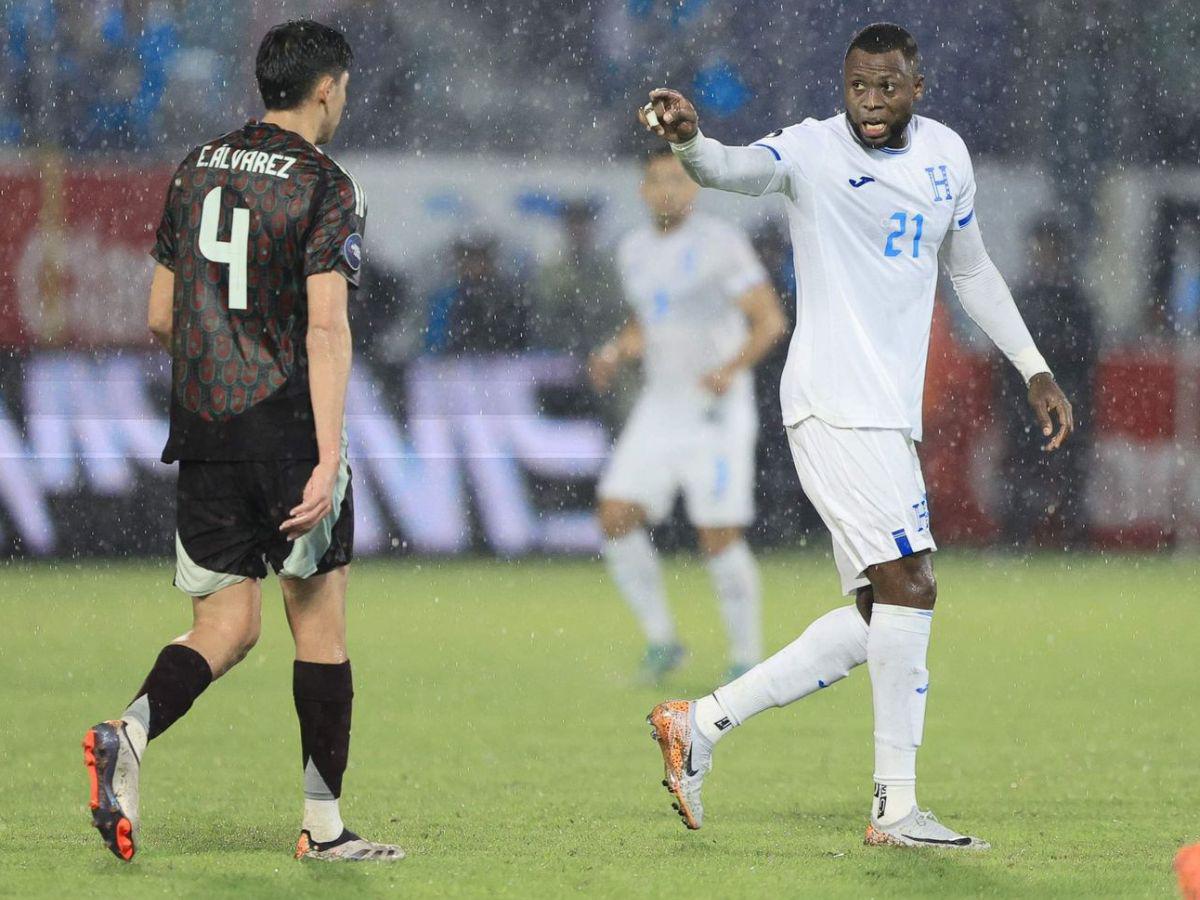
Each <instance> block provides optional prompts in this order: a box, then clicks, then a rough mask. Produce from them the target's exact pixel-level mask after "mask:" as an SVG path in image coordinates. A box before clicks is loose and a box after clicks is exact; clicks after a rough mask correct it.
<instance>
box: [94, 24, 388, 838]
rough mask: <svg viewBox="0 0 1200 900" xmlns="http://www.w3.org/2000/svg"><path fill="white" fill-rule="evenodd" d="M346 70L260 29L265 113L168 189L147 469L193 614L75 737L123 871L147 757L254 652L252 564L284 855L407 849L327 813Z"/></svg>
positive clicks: (336, 642)
mask: <svg viewBox="0 0 1200 900" xmlns="http://www.w3.org/2000/svg"><path fill="white" fill-rule="evenodd" d="M352 59H353V56H352V53H351V50H350V46H349V44H348V43H347V42H346V39H345V38H344V37H343V36H342V35H341V33H340V32H338V31H336V30H334V29H332V28H328V27H326V26H324V25H321V24H318V23H316V22H312V21H296V22H288V23H287V24H284V25H279V26H277V27H275V28H272V29H271V30H270V31H269V32H268V33H267V35H266V37H264V38H263V41H262V44H261V46H260V47H259V50H258V58H257V64H256V75H257V79H258V86H259V91H260V93H261V94H262V98H263V103H264V104H265V106H266V110H267V113H266V115H265V116H264V117H263V120H262V121H261V122H253V121H252V122H250V123H248V124H247V125H245V126H244V127H243V128H240V129H238V130H237V131H232V132H230V133H229V134H226V135H224V136H223V137H219V138H216V139H215V140H212V141H208V142H207V143H205V144H203V145H202V146H200V147H197V148H196V149H195V150H193V151H192V152H191V153H189V154H188V155H187V157H186V158H185V159H184V161H183V163H182V164H181V165H180V166H179V168H178V169H177V170H176V172H175V175H174V177H173V178H172V180H171V184H170V187H169V189H168V192H167V201H166V208H165V209H164V211H163V217H162V224H161V225H160V226H159V228H158V235H157V241H156V243H155V245H154V249H153V251H152V255H153V257H154V259H155V260H156V261H157V265H156V266H155V270H154V279H153V283H152V284H151V287H150V329H151V331H153V332H154V334H155V335H156V336H157V337H158V339H159V340H160V341H161V342H162V343H163V345H164V346H165V347H166V348H167V349H168V350H170V353H171V362H172V391H171V429H170V437H169V439H168V441H167V446H166V449H165V450H164V451H163V460H164V462H176V461H178V463H179V481H178V495H177V504H178V509H177V532H176V538H175V553H176V559H177V564H176V571H175V585H176V586H177V587H178V588H180V589H181V590H183V591H184V592H185V593H187V594H189V595H190V596H191V597H192V610H193V621H192V628H191V630H190V631H188V632H187V633H186V634H184V635H182V636H181V637H178V638H176V639H175V640H174V641H172V642H171V643H170V644H168V645H167V646H166V647H165V648H164V649H163V650H162V652H161V653H160V654H159V656H158V659H157V660H156V661H155V663H154V666H153V668H152V669H151V670H150V673H149V675H147V677H146V680H145V682H144V683H143V684H142V686H141V688H139V689H138V691H137V693H136V695H135V696H134V699H133V701H132V702H131V703H130V705H129V707H128V708H127V709H126V710H125V712H124V713H123V714H122V716H121V718H119V719H115V720H111V721H107V722H102V723H100V724H98V725H96V726H95V727H93V728H91V729H89V731H88V732H87V734H86V736H85V737H84V760H85V762H86V764H87V767H88V772H89V775H90V778H91V808H92V820H93V824H94V825H95V826H96V828H98V829H99V830H100V834H101V836H102V837H103V838H104V842H105V844H107V846H108V847H109V849H111V850H112V851H113V853H115V854H116V855H117V856H118V857H120V858H121V859H125V860H128V859H132V858H133V855H134V853H135V852H136V850H137V845H138V777H139V768H140V764H141V758H142V755H143V753H144V752H145V749H146V745H147V743H148V742H149V741H151V740H153V739H154V738H156V737H158V736H159V735H160V734H162V733H163V732H164V731H165V730H166V729H167V728H169V727H170V726H171V724H172V723H174V722H175V721H176V720H177V719H179V718H180V717H181V716H182V715H183V714H184V713H186V712H187V711H188V709H189V708H190V707H191V705H192V703H193V702H195V700H196V698H197V697H199V696H200V694H201V693H202V692H203V691H204V689H205V688H207V687H208V685H209V684H210V683H211V682H212V681H214V680H215V679H217V678H220V677H221V676H222V675H224V674H225V673H226V672H228V671H229V669H230V668H232V667H233V666H234V665H236V664H237V663H238V661H239V660H241V659H242V658H243V657H245V655H246V654H247V653H248V652H249V651H250V648H251V647H253V646H254V643H255V641H256V640H257V639H258V634H259V621H260V607H261V588H260V581H261V579H262V578H264V577H265V576H266V574H267V564H268V563H269V564H270V566H271V568H272V569H274V570H275V572H276V573H277V574H278V576H279V583H280V586H281V588H282V592H283V602H284V606H285V608H286V611H287V619H288V624H289V626H290V627H291V631H292V637H293V638H294V639H295V644H296V661H295V664H294V674H293V693H294V695H295V701H296V713H297V715H298V716H299V719H300V744H301V752H302V765H303V780H304V818H303V822H302V825H301V832H300V840H299V842H298V844H297V847H296V857H297V858H304V857H308V858H316V859H329V860H363V859H373V860H396V859H401V858H402V857H403V856H404V854H403V852H402V851H401V850H400V848H399V847H394V846H391V845H386V844H377V843H374V842H372V841H367V840H363V839H362V838H360V837H358V836H357V835H355V834H354V833H352V832H350V831H348V830H347V829H346V828H345V826H344V825H343V824H342V819H341V814H340V811H339V808H338V798H339V797H340V796H341V792H342V774H343V773H344V772H345V769H346V760H347V756H348V752H349V746H350V706H351V698H352V696H353V688H352V683H351V677H350V662H349V659H348V658H347V655H346V617H345V594H346V581H347V575H348V570H349V563H350V557H351V550H352V541H353V529H354V525H353V503H352V495H351V489H350V469H349V466H348V465H347V461H346V439H345V436H344V434H343V407H344V402H345V393H346V383H347V380H348V379H349V375H350V330H349V325H348V324H347V302H348V295H349V289H350V288H355V287H357V285H358V276H359V268H360V266H361V264H362V234H363V225H364V221H365V218H366V202H365V199H364V196H363V192H362V190H361V188H359V186H358V184H357V183H356V182H355V180H354V178H353V177H351V175H350V174H349V173H348V172H346V171H345V170H344V169H343V168H342V167H341V166H339V165H338V164H337V163H336V162H334V161H333V160H332V159H331V158H329V157H328V156H326V155H325V154H324V153H322V152H321V151H320V150H318V149H317V145H318V144H324V143H326V142H327V141H329V140H330V139H331V138H332V137H333V134H334V131H335V130H336V129H337V126H338V122H339V121H340V119H341V116H342V110H343V108H344V106H345V103H346V85H347V81H348V80H349V69H350V65H351V62H352Z"/></svg>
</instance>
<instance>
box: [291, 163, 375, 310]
mask: <svg viewBox="0 0 1200 900" xmlns="http://www.w3.org/2000/svg"><path fill="white" fill-rule="evenodd" d="M327 179H328V180H327V182H326V185H325V191H324V193H323V194H322V196H321V197H320V198H319V204H320V205H319V206H318V207H317V212H316V216H315V218H314V220H313V225H312V228H311V229H310V230H309V233H308V242H307V243H306V244H305V247H304V274H305V276H308V275H319V274H321V273H322V272H339V273H340V274H341V275H342V276H343V277H344V278H345V279H346V281H347V282H349V284H350V286H351V287H355V288H356V287H358V278H359V273H360V272H361V270H362V261H363V246H362V242H363V231H364V229H365V228H366V221H367V201H366V197H365V195H364V194H363V192H362V188H360V187H359V185H358V182H357V181H355V180H354V177H353V176H351V175H350V174H349V173H346V172H341V171H338V172H331V173H329V174H328V176H327Z"/></svg>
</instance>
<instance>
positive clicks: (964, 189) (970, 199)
mask: <svg viewBox="0 0 1200 900" xmlns="http://www.w3.org/2000/svg"><path fill="white" fill-rule="evenodd" d="M959 168H960V172H959V173H957V174H959V182H958V192H957V193H956V194H955V195H954V226H953V227H954V230H955V231H961V230H962V229H963V228H966V227H967V226H968V225H970V224H971V220H972V219H974V218H975V167H974V166H972V165H971V154H970V153H968V152H967V148H966V147H965V146H964V147H963V148H962V162H961V163H959Z"/></svg>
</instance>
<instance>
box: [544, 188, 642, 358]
mask: <svg viewBox="0 0 1200 900" xmlns="http://www.w3.org/2000/svg"><path fill="white" fill-rule="evenodd" d="M596 212H597V210H596V206H595V204H593V203H592V202H590V201H588V200H569V201H567V202H566V203H565V204H564V205H563V210H562V226H563V238H564V241H563V245H562V248H561V249H560V251H559V253H558V255H557V256H556V257H554V258H552V259H551V260H550V261H549V262H547V263H546V264H545V265H544V266H543V267H542V269H541V271H540V272H539V273H538V275H537V278H536V280H535V282H534V287H533V299H534V306H533V333H534V335H535V339H536V344H537V347H538V349H540V350H559V351H562V352H564V353H571V354H575V355H578V356H580V357H586V356H587V354H588V353H589V352H590V351H591V349H592V341H593V339H594V336H595V335H596V334H612V333H613V332H615V331H616V330H617V328H619V327H620V326H621V324H622V323H623V322H624V321H625V309H624V306H623V304H622V302H621V296H620V286H619V284H618V279H617V272H616V270H615V269H614V268H613V265H612V262H611V260H610V259H609V258H608V257H607V255H605V254H601V253H599V252H598V251H597V249H596Z"/></svg>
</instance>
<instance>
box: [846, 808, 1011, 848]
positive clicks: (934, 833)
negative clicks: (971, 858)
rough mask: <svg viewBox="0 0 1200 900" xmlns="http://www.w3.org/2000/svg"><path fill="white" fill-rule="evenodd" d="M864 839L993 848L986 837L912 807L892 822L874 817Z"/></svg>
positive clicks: (901, 844) (891, 843) (884, 843)
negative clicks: (955, 827)
mask: <svg viewBox="0 0 1200 900" xmlns="http://www.w3.org/2000/svg"><path fill="white" fill-rule="evenodd" d="M863 843H864V844H866V845H867V846H869V847H887V846H891V847H945V848H947V849H949V850H990V849H991V847H992V845H991V844H989V843H988V842H987V841H983V840H980V839H979V838H977V837H971V836H970V835H966V834H959V833H958V832H957V831H951V830H950V829H949V828H947V827H946V826H945V825H943V824H942V823H941V822H939V821H938V819H937V816H935V815H934V814H933V813H932V812H930V811H929V810H925V811H923V812H922V811H921V810H920V809H918V808H917V807H915V806H914V807H913V808H912V812H910V813H909V814H908V815H907V816H905V817H904V818H903V819H901V820H900V821H899V822H896V823H894V824H892V825H880V824H879V821H878V820H877V819H875V818H872V819H871V824H870V825H868V826H867V835H866V837H864V838H863Z"/></svg>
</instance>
